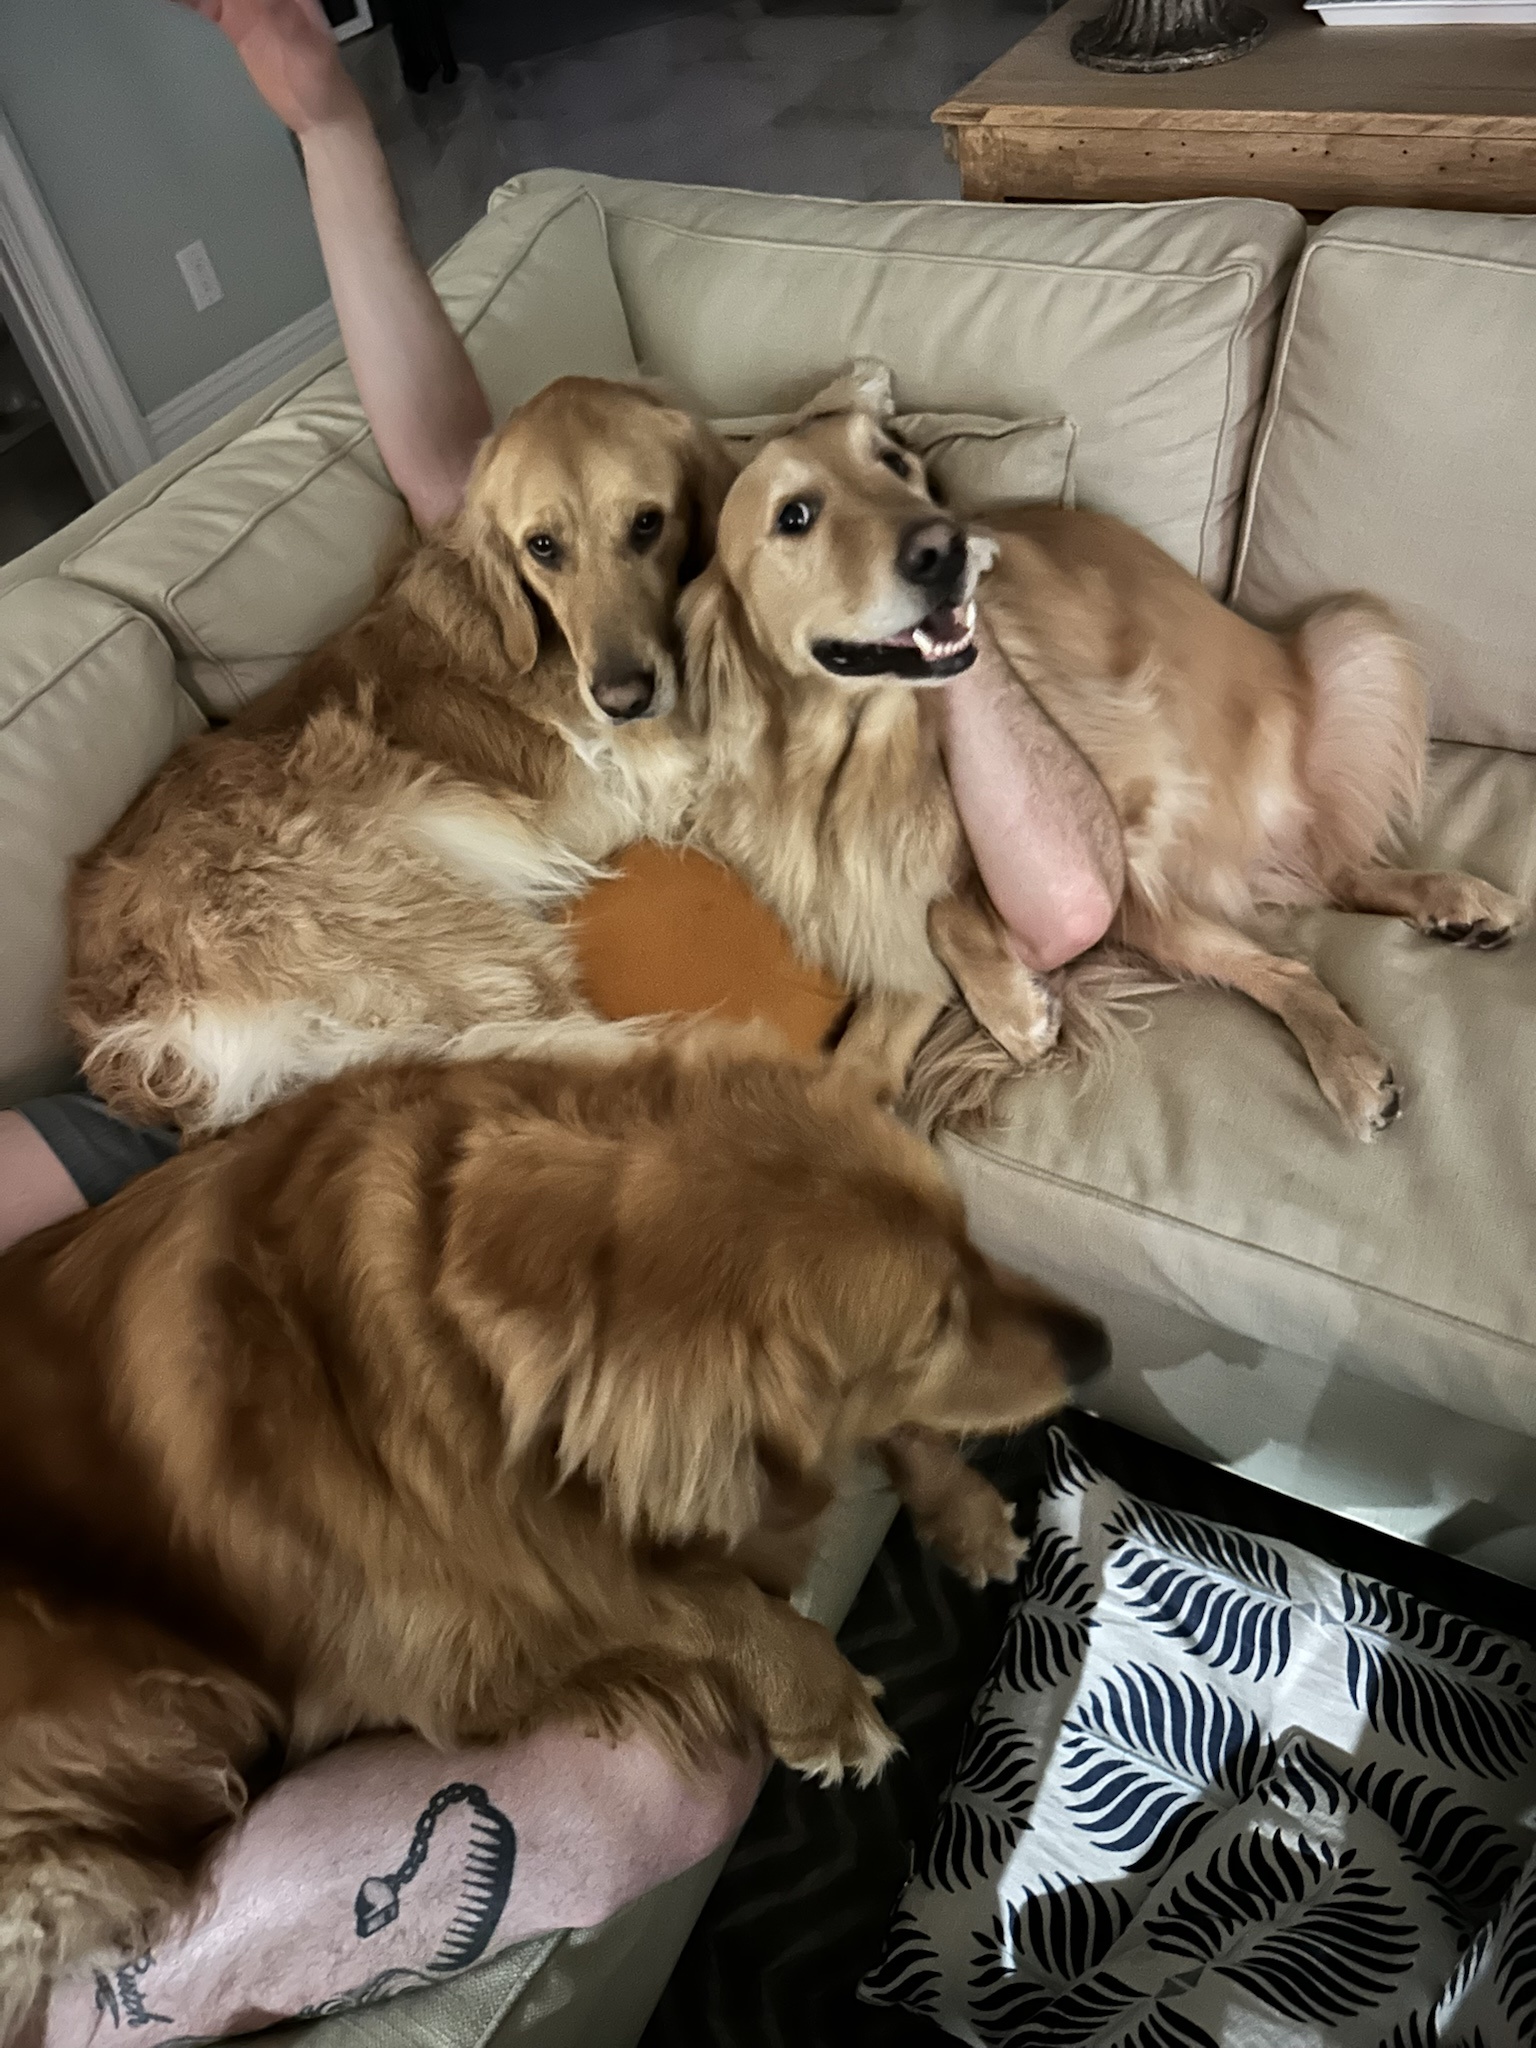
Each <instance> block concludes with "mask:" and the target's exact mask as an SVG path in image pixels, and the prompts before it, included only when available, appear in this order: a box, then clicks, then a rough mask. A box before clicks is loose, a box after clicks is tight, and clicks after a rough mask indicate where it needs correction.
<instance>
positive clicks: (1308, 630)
mask: <svg viewBox="0 0 1536 2048" xmlns="http://www.w3.org/2000/svg"><path fill="white" fill-rule="evenodd" d="M1290 646H1291V651H1292V654H1293V656H1294V658H1295V660H1296V661H1297V662H1298V663H1299V664H1300V666H1301V668H1302V670H1303V672H1304V674H1305V676H1306V678H1307V681H1308V683H1309V685H1310V691H1311V703H1310V710H1311V718H1310V726H1309V730H1308V732H1307V736H1306V740H1305V744H1304V747H1303V752H1302V762H1301V775H1302V781H1303V783H1304V785H1305V789H1306V794H1307V797H1308V799H1309V802H1310V806H1311V813H1312V825H1311V834H1310V839H1311V844H1310V846H1309V849H1308V852H1309V856H1310V860H1311V863H1312V866H1313V869H1314V875H1313V877H1312V879H1314V880H1315V881H1316V883H1317V884H1318V885H1319V886H1320V887H1322V888H1324V889H1326V888H1327V886H1328V883H1329V881H1330V880H1331V879H1332V877H1334V876H1335V875H1337V874H1339V873H1341V872H1342V871H1343V870H1345V869H1348V868H1355V867H1365V866H1367V865H1369V864H1370V863H1371V862H1372V861H1374V860H1378V859H1379V858H1380V857H1381V855H1382V854H1383V853H1384V852H1389V851H1391V850H1393V849H1394V848H1395V847H1396V846H1397V844H1398V843H1399V841H1400V839H1401V836H1402V834H1403V833H1404V832H1405V831H1406V830H1407V829H1408V828H1409V827H1411V826H1412V825H1413V824H1414V823H1415V822H1416V821H1417V818H1418V815H1419V805H1420V801H1421V798H1422V795H1423V784H1424V757H1425V746H1426V741H1427V730H1426V713H1425V700H1424V684H1423V679H1422V677H1421V675H1420V672H1419V666H1418V662H1417V659H1416V658H1415V655H1414V651H1413V648H1412V647H1411V645H1410V644H1409V642H1408V640H1407V638H1406V637H1405V635H1404V633H1403V630H1402V628H1401V626H1400V625H1399V624H1398V622H1397V620H1396V619H1395V618H1394V617H1393V615H1392V613H1391V612H1390V611H1389V610H1388V609H1387V607H1386V606H1385V605H1384V604H1381V603H1379V602H1378V600H1377V599H1375V598H1373V597H1366V596H1363V595H1361V594H1360V593H1358V592H1355V593H1351V594H1350V595H1348V596H1344V597H1331V598H1328V599H1327V600H1325V602H1324V603H1322V604H1320V605H1318V606H1316V607H1315V609H1313V610H1312V611H1310V612H1308V613H1307V615H1306V617H1305V618H1304V619H1302V621H1301V622H1300V624H1299V625H1298V626H1296V627H1295V628H1294V630H1293V632H1292V633H1291V636H1290Z"/></svg>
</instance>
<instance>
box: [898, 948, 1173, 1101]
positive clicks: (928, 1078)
mask: <svg viewBox="0 0 1536 2048" xmlns="http://www.w3.org/2000/svg"><path fill="white" fill-rule="evenodd" d="M1053 980H1054V983H1055V986H1056V989H1057V992H1058V994H1059V995H1060V997H1061V1034H1060V1036H1059V1037H1058V1039H1057V1041H1056V1043H1055V1045H1054V1046H1053V1047H1052V1048H1051V1050H1050V1051H1049V1052H1048V1053H1047V1054H1046V1055H1045V1056H1044V1058H1043V1059H1041V1060H1040V1061H1038V1062H1037V1063H1036V1065H1035V1066H1034V1067H1032V1068H1030V1069H1029V1070H1028V1072H1029V1073H1037V1072H1039V1071H1040V1070H1041V1069H1042V1068H1049V1069H1052V1070H1055V1071H1061V1070H1063V1069H1065V1070H1067V1071H1069V1072H1070V1073H1071V1074H1072V1076H1073V1078H1074V1080H1075V1081H1076V1082H1077V1084H1078V1085H1079V1086H1086V1085H1087V1084H1088V1082H1090V1081H1091V1080H1092V1079H1093V1077H1094V1075H1095V1074H1096V1073H1097V1072H1098V1070H1099V1069H1100V1068H1101V1067H1102V1066H1103V1065H1104V1064H1105V1063H1106V1062H1107V1061H1108V1059H1109V1058H1110V1056H1111V1055H1112V1054H1113V1053H1114V1052H1116V1051H1118V1050H1119V1049H1121V1048H1122V1047H1123V1046H1124V1045H1125V1044H1126V1042H1127V1041H1128V1040H1129V1038H1130V1037H1131V1035H1132V1033H1133V1032H1135V1031H1138V1030H1139V1029H1141V1027H1142V1026H1143V1025H1144V1024H1145V1023H1146V1021H1147V1011H1146V1008H1145V1001H1146V998H1147V997H1148V996H1153V995H1159V994H1161V993H1162V991H1163V990H1165V989H1169V988H1172V987H1173V985H1174V984H1173V983H1172V982H1171V981H1170V980H1169V979H1168V977H1167V976H1166V975H1160V974H1159V973H1158V972H1157V970H1156V969H1155V968H1153V967H1151V966H1150V965H1149V964H1148V962H1147V961H1145V960H1144V959H1142V958H1141V956H1140V955H1139V954H1137V953H1131V952H1128V951H1125V950H1124V949H1122V948H1119V947H1115V946H1107V945H1104V946H1095V947H1094V949H1093V951H1092V952H1091V953H1085V954H1084V955H1083V956H1082V958H1081V959H1080V960H1074V961H1073V962H1072V963H1071V965H1070V966H1068V967H1067V968H1065V969H1064V970H1063V972H1062V973H1061V974H1060V975H1058V976H1055V977H1053ZM1021 1076H1024V1070H1022V1069H1021V1068H1020V1066H1019V1064H1018V1062H1017V1061H1016V1060H1015V1059H1014V1058H1013V1057H1012V1056H1011V1055H1010V1054H1009V1053H1006V1052H1005V1051H1004V1050H1003V1048H1002V1047H1001V1046H1000V1045H999V1044H998V1042H997V1040H996V1039H995V1038H993V1037H991V1036H990V1035H989V1034H988V1033H987V1032H986V1031H984V1030H983V1029H982V1027H981V1026H980V1025H979V1024H978V1023H977V1022H976V1019H975V1018H974V1017H973V1016H972V1015H971V1013H970V1011H969V1010H968V1009H967V1008H966V1007H965V1005H964V1003H952V1004H951V1005H950V1006H949V1008H948V1009H946V1010H945V1011H944V1012H943V1013H942V1014H941V1015H940V1016H939V1018H938V1019H937V1021H936V1022H935V1024H934V1026H933V1028H932V1030H931V1031H930V1032H929V1033H928V1036H927V1037H926V1038H925V1039H924V1040H923V1042H922V1044H921V1046H919V1048H918V1051H917V1055H916V1057H915V1059H914V1060H913V1062H912V1069H911V1072H910V1074H909V1075H908V1077H907V1089H906V1093H905V1095H904V1096H903V1097H902V1100H901V1105H900V1108H901V1117H902V1121H903V1122H904V1123H906V1124H907V1125H909V1126H910V1127H911V1128H912V1129H913V1130H915V1131H917V1132H918V1133H919V1135H920V1136H922V1137H925V1138H928V1137H932V1136H933V1135H934V1134H935V1133H936V1132H938V1131H954V1132H957V1133H959V1134H961V1135H964V1134H966V1133H970V1132H975V1131H980V1130H985V1129H986V1127H987V1126H988V1125H989V1124H993V1123H996V1122H997V1121H998V1120H999V1118H1000V1116H1001V1110H1002V1105H1001V1103H1000V1101H999V1097H1000V1096H1001V1094H1002V1092H1003V1090H1004V1088H1005V1087H1006V1086H1007V1085H1008V1084H1009V1083H1010V1082H1012V1081H1017V1080H1019V1079H1020V1078H1021ZM1025 1077H1026V1078H1027V1076H1025Z"/></svg>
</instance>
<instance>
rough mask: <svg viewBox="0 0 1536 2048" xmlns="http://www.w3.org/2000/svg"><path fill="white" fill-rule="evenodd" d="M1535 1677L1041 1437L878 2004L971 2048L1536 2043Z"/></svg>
mask: <svg viewBox="0 0 1536 2048" xmlns="http://www.w3.org/2000/svg"><path fill="white" fill-rule="evenodd" d="M1533 1818H1536V1658H1533V1657H1532V1654H1531V1653H1530V1651H1528V1650H1527V1649H1526V1648H1525V1647H1524V1646H1522V1645H1519V1644H1516V1643H1514V1642H1512V1641H1510V1640H1508V1639H1507V1638H1504V1637H1502V1636H1498V1635H1496V1634H1494V1633H1492V1632H1491V1631H1489V1630H1486V1629H1481V1628H1478V1627H1475V1626H1474V1625H1473V1624H1471V1623H1469V1622H1466V1621H1463V1620H1461V1619H1460V1618H1459V1617H1457V1616H1454V1615H1450V1614H1446V1613H1444V1612H1443V1611H1441V1610H1439V1609H1436V1608H1431V1607H1429V1606H1427V1605H1425V1604H1424V1603H1423V1602H1420V1601H1417V1600H1414V1599H1411V1598H1410V1597H1408V1596H1407V1595H1405V1594H1403V1593H1400V1592H1398V1591H1396V1590H1395V1589H1393V1588H1391V1587H1387V1586H1382V1585H1378V1584H1375V1583H1374V1582H1372V1581H1370V1580H1366V1579H1363V1578H1360V1577H1359V1576H1357V1575H1354V1574H1349V1573H1341V1572H1338V1571H1336V1570H1334V1569H1333V1568H1332V1567H1330V1566H1327V1565H1324V1564H1323V1563H1321V1562H1320V1561H1319V1560H1318V1559H1316V1558H1313V1557H1310V1556H1308V1555H1307V1554H1306V1553H1305V1552H1303V1551H1300V1550H1297V1549H1295V1548H1294V1547H1293V1546H1291V1545H1287V1544H1280V1543H1273V1542H1267V1541H1262V1540H1260V1539H1259V1538H1256V1537H1253V1536H1249V1535H1247V1534H1245V1533H1244V1532H1243V1531H1241V1530H1237V1529H1229V1528H1224V1527H1222V1526H1220V1525H1219V1524H1216V1523H1212V1522H1207V1521H1203V1520H1201V1519H1200V1518H1199V1517H1196V1516H1192V1515H1185V1514H1177V1513H1174V1512H1173V1511H1171V1510H1169V1509H1166V1508H1161V1507H1157V1506H1154V1505H1153V1504H1151V1503H1149V1502H1146V1501H1141V1500H1137V1499H1136V1498H1134V1497H1133V1496H1131V1495H1128V1494H1127V1493H1125V1492H1124V1490H1123V1489H1122V1488H1120V1487H1119V1486H1117V1485H1116V1484H1115V1483H1114V1482H1113V1481H1111V1480H1109V1479H1108V1478H1106V1477H1105V1476H1104V1475H1103V1474H1102V1473H1100V1472H1098V1471H1096V1470H1095V1469H1094V1467H1093V1466H1092V1465H1091V1464H1090V1463H1089V1461H1088V1460H1087V1459H1086V1458H1085V1457H1084V1456H1083V1454H1082V1452H1081V1451H1079V1450H1078V1449H1077V1448H1076V1447H1075V1446H1074V1445H1073V1444H1072V1443H1071V1442H1070V1440H1069V1439H1068V1438H1067V1436H1066V1435H1065V1433H1064V1432H1062V1431H1059V1430H1058V1431H1054V1432H1053V1433H1052V1437H1051V1441H1050V1444H1049V1446H1048V1456H1047V1476H1046V1485H1045V1489H1044V1492H1043V1495H1042V1500H1041V1507H1040V1516H1039V1524H1038V1527H1037V1530H1036V1534H1035V1540H1034V1544H1033V1546H1032V1549H1031V1553H1030V1556H1029V1558H1028V1560H1027V1561H1026V1564H1025V1566H1024V1569H1023V1571H1022V1573H1021V1576H1020V1581H1019V1588H1018V1594H1017V1599H1016V1604H1015V1607H1014V1611H1013V1614H1012V1616H1011V1618H1010V1621H1009V1625H1008V1628H1007V1631H1006V1633H1005V1635H1004V1638H1003V1641H1002V1644H1001V1646H1000V1648H999V1650H998V1654H997V1657H996V1658H995V1660H994V1663H993V1667H992V1671H991V1674H990V1676H989V1678H988V1681H987V1684H986V1686H985V1688H984V1689H983V1691H982V1693H981V1695H980V1697H979V1698H978V1700H977V1702H976V1705H975V1708H974V1710H973V1714H972V1720H971V1729H970V1733H969V1735H968V1738H967V1740H966V1743H965V1745H964V1747H963V1749H962V1752H961V1756H960V1759H959V1762H958V1765H957V1767H956V1772H955V1778H954V1782H953V1784H952V1785H951V1786H950V1788H949V1791H948V1793H947V1795H946V1798H945V1800H944V1803H943V1805H942V1807H941V1810H940V1813H939V1817H938V1821H937V1824H936V1826H935V1829H934V1833H933V1837H932V1840H931V1841H930V1842H929V1844H928V1845H927V1848H926V1852H925V1853H924V1854H922V1855H920V1856H919V1857H918V1859H917V1862H916V1874H915V1875H914V1877H913V1879H912V1881H911V1883H910V1884H909V1885H908V1887H907V1890H906V1892H905V1893H904V1895H903V1897H902V1900H901V1902H900V1905H899V1908H898V1911H897V1914H896V1917H895V1919H894V1921H893V1923H892V1928H891V1935H890V1939H889V1941H888V1944H887V1948H886V1952H885V1955H884V1957H883V1958H882V1960H881V1962H880V1963H879V1964H878V1965H877V1967H876V1968H875V1969H874V1970H873V1971H872V1972H871V1973H870V1975H869V1976H868V1977H867V1978H866V1980H865V1983H864V1985H863V1987H862V1990H863V1995H864V1997H866V1998H867V1999H869V2000H871V2001H872V2002H874V2003H877V2004H878V2003H884V2004H896V2005H907V2006H909V2007H911V2008H912V2009H914V2010H916V2011H920V2012H924V2013H926V2014H928V2015H929V2016H930V2017H932V2018H933V2019H936V2020H937V2021H938V2022H939V2023H940V2025H942V2026H943V2027H945V2028H946V2029H947V2030H948V2031H949V2032H950V2033H952V2034H954V2035H956V2036H957V2037H958V2038H960V2039H961V2040H966V2041H970V2042H973V2043H976V2044H977V2048H1207V2044H1209V2048H1227V2044H1228V2043H1235V2042H1239V2041H1241V2042H1242V2043H1244V2044H1245V2048H1246V2044H1247V2043H1249V2042H1252V2043H1254V2044H1259V2043H1262V2044H1264V2048H1303V2044H1306V2048H1312V2044H1322V2043H1329V2044H1339V2048H1345V2044H1359V2048H1503V2044H1505V2043H1508V2044H1516V2043H1519V2042H1523V2041H1530V2042H1532V2043H1533V2044H1536V1856H1532V1859H1531V1864H1530V1867H1529V1869H1528V1871H1527V1873H1526V1875H1525V1876H1523V1877H1522V1875H1521V1870H1522V1865H1523V1864H1524V1863H1525V1861H1526V1858H1527V1856H1528V1855H1530V1854H1531V1851H1532V1847H1533V1834H1532V1821H1533Z"/></svg>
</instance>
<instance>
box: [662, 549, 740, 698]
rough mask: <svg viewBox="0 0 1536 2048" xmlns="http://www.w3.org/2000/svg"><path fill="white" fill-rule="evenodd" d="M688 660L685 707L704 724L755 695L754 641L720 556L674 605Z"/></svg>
mask: <svg viewBox="0 0 1536 2048" xmlns="http://www.w3.org/2000/svg"><path fill="white" fill-rule="evenodd" d="M677 616H678V623H679V624H680V626H681V628H682V634H683V645H684V648H685V650H686V654H687V659H686V661H685V663H684V669H685V671H686V674H687V676H688V691H689V708H690V714H691V716H692V718H693V719H694V721H695V723H696V724H698V725H699V726H701V727H702V726H705V725H708V724H709V723H711V722H712V721H714V720H715V719H717V718H718V717H720V716H721V715H722V714H723V713H724V712H725V711H726V709H727V707H728V706H729V705H731V704H732V702H735V703H736V704H742V703H746V704H751V703H752V702H754V701H755V699H756V696H757V685H756V683H755V681H754V680H753V675H752V666H751V661H752V653H753V650H754V647H755V642H754V640H753V637H752V630H751V628H750V626H749V625H748V623H747V620H746V615H745V612H744V611H743V608H742V603H741V599H740V598H739V597H738V596H737V594H736V591H735V589H734V588H733V587H732V585H731V582H730V580H729V578H728V577H727V576H726V573H725V570H724V568H723V566H722V565H721V563H720V561H719V559H718V557H717V558H716V559H715V560H714V561H713V562H711V563H710V565H709V567H708V568H707V569H705V570H704V571H703V573H702V574H701V575H699V576H697V577H695V579H694V580H693V582H692V583H690V584H689V585H688V588H687V589H686V590H685V591H684V592H683V595H682V598H681V601H680V602H679V605H678V612H677Z"/></svg>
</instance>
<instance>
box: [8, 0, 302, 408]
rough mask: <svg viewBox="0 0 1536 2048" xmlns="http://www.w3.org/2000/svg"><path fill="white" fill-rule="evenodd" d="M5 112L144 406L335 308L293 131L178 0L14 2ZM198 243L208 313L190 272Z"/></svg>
mask: <svg viewBox="0 0 1536 2048" xmlns="http://www.w3.org/2000/svg"><path fill="white" fill-rule="evenodd" d="M0 105H3V107H4V109H5V112H6V114H7V116H8V117H9V120H10V123H11V126H12V128H13V129H14V130H15V132H16V136H17V140H18V141H19V143H20V145H21V148H22V151H23V153H24V154H25V156H26V158H27V162H28V165H29V166H30V168H31V171H32V175H33V177H34V179H35V180H36V182H37V185H38V187H39V189H40V190H41V192H42V196H43V199H44V201H45V202H46V204H47V206H48V209H49V212H50V213H51V214H52V216H53V219H54V223H55V225H56V227H57V228H58V231H59V234H60V236H61V238H62V240H63V242H64V245H65V247H66V248H67V249H68V251H69V254H70V257H71V258H72V260H73V262H74V266H75V269H76V270H77V271H78V273H79V275H80V279H81V282H82V283H83V284H84V286H85V289H86V292H87V294H88V295H89V297H90V299H91V302H92V304H93V305H94V306H95V308H96V313H97V317H98V318H99V319H100V321H101V324H102V326H103V328H104V329H105V330H106V334H107V338H108V340H109V341H110V343H111V345H112V348H113V351H114V353H115V354H116V356H117V359H118V361H119V363H120V364H121V365H122V369H123V374H124V376H125V377H126V378H127V380H128V384H129V386H130V388H131V390H132V392H133V395H134V397H135V399H136V400H137V402H138V405H139V408H140V410H141V411H142V412H145V413H150V412H153V411H154V410H155V408H156V407H157V406H161V405H164V404H165V402H166V401H167V400H168V399H171V398H174V397H176V396H177V395H178V394H179V393H180V392H182V391H185V390H186V389H187V388H188V387H189V386H190V385H193V384H196V383H198V382H199V381H200V380H201V379H202V378H204V377H206V376H208V375H209V374H210V373H211V372H212V371H214V370H218V369H221V368H222V367H223V366H224V364H226V363H228V362H230V361H232V360H233V359H234V357H236V356H238V355H240V354H242V353H243V352H244V351H245V350H246V349H248V348H251V347H253V346H254V345H255V344H256V343H257V342H259V341H265V340H266V339H267V337H268V336H269V335H272V334H276V333H277V332H278V330H279V329H281V328H283V327H286V326H287V325H288V324H289V322H290V321H293V320H296V319H297V318H298V317H299V316H300V314H302V313H307V312H308V311H309V310H310V309H311V307H314V306H317V305H319V303H320V302H321V300H322V299H324V298H325V296H326V283H325V273H324V271H323V269H322V267H321V263H320V251H319V248H318V246H317V245H316V242H315V237H314V230H313V228H312V227H311V225H310V218H309V203H308V200H307V198H306V195H305V191H304V181H303V178H302V177H301V175H300V172H299V167H298V164H297V161H296V159H295V156H294V152H293V149H292V146H291V144H290V142H289V139H288V136H287V134H286V132H285V131H284V129H283V127H282V125H281V123H280V122H278V121H277V120H275V119H274V118H273V116H272V115H271V114H269V113H268V112H267V109H266V108H265V107H264V106H263V105H262V104H261V102H260V100H259V99H257V97H256V95H255V93H254V92H253V91H252V89H251V86H250V84H249V81H248V80H247V79H246V76H245V73H244V71H243V70H242V69H241V67H240V62H239V59H238V58H237V57H236V56H235V53H234V51H233V50H232V49H231V48H230V47H229V45H228V43H227V42H226V41H225V39H224V37H223V36H222V35H220V34H219V33H218V31H217V30H216V29H213V28H211V27H210V26H209V25H208V24H207V23H206V22H204V21H200V20H199V19H198V18H197V17H196V16H195V15H192V14H189V13H186V12H184V11H183V10H182V9H181V8H180V7H176V6H173V5H171V0H0ZM197 240H201V241H202V242H204V243H205V244H206V246H207V249H208V254H209V256H210V258H211V259H212V261H213V267H214V269H215V270H216V271H217V272H218V276H219V282H220V283H221V284H222V285H223V287H224V297H223V299H222V301H221V302H220V303H219V304H218V305H216V306H212V307H210V308H209V310H208V311H207V312H206V313H198V312H196V311H194V309H193V306H192V301H191V299H190V298H189V297H188V296H187V288H186V285H185V284H184V283H183V281H182V276H181V272H180V271H179V270H178V269H177V267H176V251H177V250H178V249H182V248H185V247H186V245H187V243H189V242H193V241H197Z"/></svg>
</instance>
